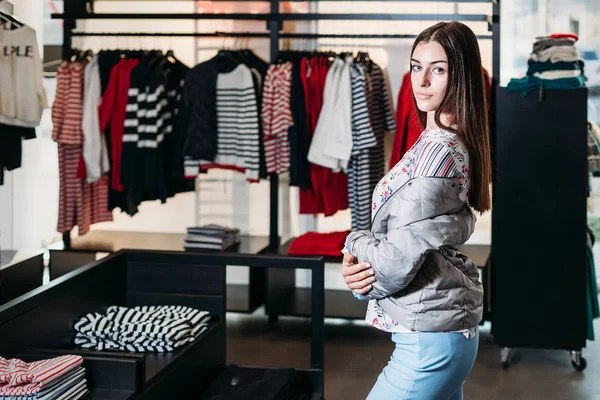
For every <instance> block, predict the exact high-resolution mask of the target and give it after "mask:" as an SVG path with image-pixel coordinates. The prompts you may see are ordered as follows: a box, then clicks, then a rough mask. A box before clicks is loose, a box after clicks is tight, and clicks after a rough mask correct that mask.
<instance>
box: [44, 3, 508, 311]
mask: <svg viewBox="0 0 600 400" xmlns="http://www.w3.org/2000/svg"><path fill="white" fill-rule="evenodd" d="M216 1H219V0H216ZM222 1H225V0H222ZM236 1H241V2H244V1H250V0H236ZM259 1H261V0H259ZM292 1H294V2H317V1H318V0H292ZM333 1H342V0H333ZM350 1H360V0H350ZM384 1H388V2H406V1H408V0H384ZM410 1H418V2H421V1H423V2H425V1H431V0H410ZM436 1H440V2H447V3H470V4H475V3H478V4H490V5H492V13H491V15H484V14H438V13H433V14H421V13H417V14H382V13H368V14H349V13H340V14H331V13H323V14H321V13H307V14H298V13H289V12H286V13H281V12H280V0H262V2H268V3H269V5H270V7H269V12H268V13H258V14H254V13H235V14H202V13H189V14H131V13H125V14H115V13H110V14H100V13H94V12H93V1H88V3H84V2H81V1H80V0H65V1H64V13H63V14H53V15H52V18H53V19H62V20H64V24H63V34H64V43H63V54H70V52H71V49H72V40H73V37H76V36H113V37H120V36H123V37H125V36H129V37H132V36H157V37H215V38H218V37H223V38H224V37H232V38H237V37H239V38H265V39H267V38H268V39H269V53H270V58H271V59H272V60H274V59H276V58H277V55H278V53H279V51H280V50H281V49H282V48H281V46H280V39H287V38H290V39H293V38H298V39H320V38H342V39H343V38H349V39H412V38H415V37H416V36H417V35H414V34H355V33H349V34H342V33H335V34H333V33H331V34H330V33H285V32H281V30H282V29H283V26H282V23H283V22H284V21H323V20H336V21H342V20H344V21H431V22H432V23H434V22H435V21H440V20H444V21H464V22H483V23H487V28H488V31H489V32H490V34H489V35H479V36H478V38H479V39H483V40H491V41H492V93H491V95H492V99H493V100H492V103H493V104H492V107H493V112H492V115H495V114H496V112H495V111H496V110H495V107H496V102H495V101H494V100H495V96H496V92H497V86H498V82H499V78H500V77H499V73H500V4H499V1H498V0H436ZM89 19H119V20H128V19H135V20H139V19H147V20H166V19H179V20H230V21H231V20H246V21H251V20H253V21H265V22H266V30H267V32H194V33H188V32H183V33H152V32H83V31H78V30H76V21H77V20H89ZM491 127H492V130H493V127H494V122H493V121H491ZM269 180H270V196H269V197H270V199H269V204H270V213H269V214H270V216H269V218H270V221H269V245H268V248H266V249H265V251H264V252H265V253H269V254H276V255H277V256H281V255H282V254H283V255H287V252H286V249H285V246H282V245H281V243H280V237H279V228H278V226H279V221H278V212H279V176H278V175H277V174H271V175H270V176H269ZM63 243H64V249H65V250H68V249H70V235H68V234H65V235H63ZM267 272H268V278H267V284H268V290H267V299H266V304H265V305H266V313H267V314H268V315H269V320H270V321H275V320H277V318H278V315H305V313H306V312H307V311H306V307H305V306H306V304H300V303H303V302H304V300H305V295H306V293H305V292H306V289H302V288H298V289H297V288H296V286H295V272H294V271H293V270H292V269H289V270H285V271H278V270H277V269H275V270H269V271H267ZM325 302H326V307H325V316H327V317H341V318H357V315H359V314H358V313H357V312H356V308H357V306H358V307H361V303H360V302H357V301H355V300H354V299H353V298H352V296H347V293H342V292H340V291H339V290H325ZM332 310H335V311H332ZM308 312H310V311H308ZM360 313H361V314H362V315H360V316H359V317H362V316H364V309H363V310H362V311H360Z"/></svg>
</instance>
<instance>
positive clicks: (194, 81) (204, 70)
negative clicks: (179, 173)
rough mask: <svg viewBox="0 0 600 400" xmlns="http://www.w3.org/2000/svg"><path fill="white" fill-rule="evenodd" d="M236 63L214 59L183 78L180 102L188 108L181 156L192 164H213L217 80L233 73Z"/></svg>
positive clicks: (219, 56) (231, 60)
mask: <svg viewBox="0 0 600 400" xmlns="http://www.w3.org/2000/svg"><path fill="white" fill-rule="evenodd" d="M238 64H239V63H238V62H237V61H234V60H233V59H232V58H231V57H228V56H227V55H220V54H218V55H216V56H215V57H213V58H211V59H210V60H208V61H205V62H203V63H201V64H198V65H196V66H195V67H194V68H192V69H191V70H190V72H189V74H188V75H187V78H186V82H185V87H184V99H185V102H186V103H187V105H188V112H189V118H188V125H187V132H186V139H185V143H184V154H185V156H188V157H190V158H191V159H193V160H204V161H215V158H216V156H217V130H218V126H217V104H216V101H215V100H216V98H217V77H218V74H219V73H227V72H231V71H233V70H234V69H235V68H236V67H237V66H238Z"/></svg>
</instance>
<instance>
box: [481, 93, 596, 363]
mask: <svg viewBox="0 0 600 400" xmlns="http://www.w3.org/2000/svg"><path fill="white" fill-rule="evenodd" d="M587 95H588V93H587V89H585V88H584V89H576V90H550V89H543V92H542V93H540V90H536V91H534V92H533V93H531V94H529V95H527V96H526V97H523V96H522V95H521V93H518V92H516V93H515V92H513V93H511V92H508V91H507V90H506V89H504V88H501V89H500V90H499V92H498V96H497V102H498V115H497V116H498V118H497V122H496V124H497V125H496V126H497V130H496V143H495V148H496V157H495V162H496V177H495V184H494V202H493V209H494V212H493V214H492V266H491V273H492V277H493V279H492V282H493V286H492V298H493V303H494V310H493V312H494V318H493V322H492V330H493V334H494V337H495V339H496V342H497V343H498V345H500V346H501V347H503V351H502V358H501V362H502V366H503V367H504V368H506V367H508V365H509V363H510V349H511V348H513V347H530V348H543V349H565V350H569V351H571V352H572V353H571V355H572V362H573V366H574V367H575V368H576V369H577V370H583V369H584V368H585V359H584V358H582V357H581V349H582V348H583V347H585V344H586V337H587V325H586V324H587V314H586V310H587V304H586V232H587V231H586V227H587V222H586V218H587V217H586V212H587V209H586V204H587V203H586V199H587V196H588V165H587V117H586V113H587ZM550 165H556V166H557V168H552V169H551V170H550V169H548V167H549V166H550Z"/></svg>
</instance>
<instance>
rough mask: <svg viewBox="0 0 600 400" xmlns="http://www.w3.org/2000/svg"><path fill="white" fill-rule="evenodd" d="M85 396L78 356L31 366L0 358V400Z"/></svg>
mask: <svg viewBox="0 0 600 400" xmlns="http://www.w3.org/2000/svg"><path fill="white" fill-rule="evenodd" d="M87 394H88V389H87V381H86V379H85V369H84V368H83V358H81V357H80V356H74V355H65V356H61V357H56V358H51V359H47V360H40V361H34V362H32V363H26V362H24V361H22V360H19V359H17V358H13V359H10V360H7V359H5V358H2V357H0V400H30V399H31V400H78V399H81V398H83V397H84V396H85V395H87Z"/></svg>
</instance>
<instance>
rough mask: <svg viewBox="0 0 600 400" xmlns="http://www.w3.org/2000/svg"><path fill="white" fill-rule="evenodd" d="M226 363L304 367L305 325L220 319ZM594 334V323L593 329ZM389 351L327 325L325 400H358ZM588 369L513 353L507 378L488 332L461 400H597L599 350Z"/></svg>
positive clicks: (368, 335)
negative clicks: (224, 326) (224, 334)
mask: <svg viewBox="0 0 600 400" xmlns="http://www.w3.org/2000/svg"><path fill="white" fill-rule="evenodd" d="M227 318H228V319H227V324H228V328H227V334H228V342H227V358H228V363H236V364H239V365H261V366H269V367H299V368H307V367H309V357H310V351H309V338H310V323H309V321H308V320H305V319H299V318H280V321H279V322H278V323H277V324H269V323H268V322H267V320H266V317H264V315H262V313H261V312H260V310H259V311H258V312H257V313H256V314H255V315H253V316H245V315H239V314H228V317H227ZM595 327H596V332H600V321H596V324H595ZM392 349H393V346H392V342H391V340H390V338H389V334H386V333H384V332H379V331H377V330H376V329H373V328H371V327H368V326H366V325H364V324H363V323H362V322H361V321H337V320H332V321H328V322H327V324H326V328H325V396H326V399H327V400H342V399H343V400H355V399H356V400H359V399H364V398H365V397H366V396H367V394H368V392H369V390H370V388H371V386H372V385H373V383H374V382H375V380H376V378H377V375H378V374H379V372H380V370H381V368H383V366H384V365H385V364H386V362H387V360H388V357H389V356H390V354H391V352H392ZM584 357H585V358H586V359H587V362H588V367H587V369H586V370H585V371H584V372H576V371H575V370H574V369H573V367H572V366H571V361H570V360H571V359H570V356H569V353H568V352H566V351H557V350H527V349H518V350H516V351H515V352H514V354H513V359H512V364H511V366H510V368H509V369H508V370H502V368H501V365H500V349H499V348H498V347H497V346H496V345H495V344H494V343H493V338H492V336H491V334H490V333H489V326H484V327H482V329H481V335H480V347H479V354H478V357H477V361H476V364H475V367H474V369H473V371H472V372H471V375H470V376H469V378H468V380H467V382H466V385H465V399H466V400H484V399H485V400H487V399H490V400H491V399H494V400H498V399H511V400H537V399H544V400H545V399H557V400H591V399H600V342H588V347H587V348H586V349H584Z"/></svg>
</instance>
